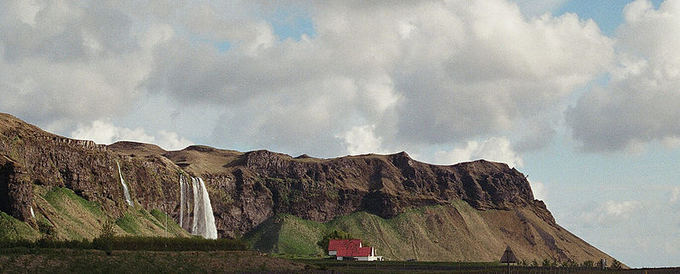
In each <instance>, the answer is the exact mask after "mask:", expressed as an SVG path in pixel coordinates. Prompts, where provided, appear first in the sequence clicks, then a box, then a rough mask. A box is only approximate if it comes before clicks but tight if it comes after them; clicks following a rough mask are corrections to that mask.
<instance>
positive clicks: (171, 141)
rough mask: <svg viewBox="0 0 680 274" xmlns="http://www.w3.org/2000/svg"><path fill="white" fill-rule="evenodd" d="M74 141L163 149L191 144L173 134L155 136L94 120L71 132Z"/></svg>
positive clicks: (165, 132) (163, 132) (160, 133)
mask: <svg viewBox="0 0 680 274" xmlns="http://www.w3.org/2000/svg"><path fill="white" fill-rule="evenodd" d="M71 137H72V138H75V139H85V140H92V141H94V142H95V143H99V144H111V143H115V142H117V141H135V142H141V143H151V144H156V145H158V146H160V147H162V148H164V149H168V150H174V149H182V148H185V147H187V146H188V145H191V144H192V142H191V141H189V140H187V139H185V138H183V137H181V136H179V135H178V134H177V133H175V132H168V131H164V130H162V131H160V132H159V133H158V134H157V135H156V136H152V135H149V134H147V133H146V131H145V130H144V129H142V128H135V129H129V128H124V127H117V126H115V125H113V124H112V123H110V122H107V121H102V120H96V121H93V122H92V123H91V124H89V125H81V126H79V127H78V128H77V129H76V130H74V131H73V132H71Z"/></svg>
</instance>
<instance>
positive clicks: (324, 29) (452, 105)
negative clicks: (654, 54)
mask: <svg viewBox="0 0 680 274" xmlns="http://www.w3.org/2000/svg"><path fill="white" fill-rule="evenodd" d="M218 8H219V7H213V6H204V7H201V9H199V10H198V11H191V12H190V13H198V14H200V16H199V17H200V18H201V20H197V21H195V23H191V24H187V27H189V29H191V30H195V31H196V32H198V33H201V35H202V36H205V37H219V38H215V39H227V40H228V41H229V43H230V44H232V45H233V46H232V47H231V48H230V49H229V50H227V51H226V52H221V51H220V50H219V49H218V48H215V47H214V46H213V45H212V44H210V43H196V42H195V41H192V40H191V39H188V38H187V37H180V36H176V37H175V40H173V41H172V42H168V43H165V44H164V45H163V46H161V47H157V48H156V50H155V51H154V56H155V58H154V60H155V65H154V68H153V70H152V72H151V73H150V75H149V77H148V79H147V80H146V81H145V82H144V87H146V88H147V89H149V90H152V91H166V92H168V94H169V95H170V96H172V97H173V98H175V99H176V100H177V101H180V102H182V103H186V104H218V105H221V106H223V107H224V108H225V110H224V113H223V115H222V119H221V120H224V121H226V120H228V119H238V122H231V121H227V122H225V123H224V124H221V125H218V126H217V127H216V129H215V132H214V133H213V136H214V137H215V138H216V139H215V141H217V142H219V141H220V140H226V139H227V137H229V139H230V140H236V142H244V141H247V140H251V141H252V142H253V143H254V144H251V145H250V146H258V147H261V146H275V147H279V148H281V149H284V150H286V151H288V152H294V153H302V152H306V153H309V152H310V151H301V150H302V149H303V148H305V149H307V148H309V145H306V144H314V145H317V146H321V147H325V148H326V149H324V150H321V149H314V148H309V149H311V150H319V151H318V152H320V153H322V155H325V156H333V155H337V154H340V153H346V152H347V150H346V149H345V148H344V147H345V146H344V145H343V142H344V140H343V139H342V138H336V136H340V135H343V134H345V133H346V132H348V131H351V130H352V129H353V128H355V127H361V126H363V125H366V124H371V125H374V126H375V127H374V130H373V134H374V135H375V136H376V137H380V138H382V139H381V140H382V143H383V145H384V146H388V147H396V146H404V145H406V146H419V145H429V144H445V145H455V144H460V143H461V142H462V141H465V140H471V139H475V138H478V137H480V136H489V135H494V134H502V133H503V132H506V131H511V130H513V126H515V125H517V123H518V122H517V121H519V120H527V121H530V122H531V123H533V121H534V120H533V118H534V117H537V114H538V113H541V112H544V111H552V107H553V106H555V105H556V104H558V103H559V101H560V100H561V99H563V98H564V97H565V96H567V95H568V94H569V92H570V91H571V90H572V89H573V88H575V87H577V86H580V85H583V84H585V83H586V82H588V81H589V80H590V79H592V78H593V77H594V76H595V75H597V74H598V73H600V72H601V71H602V70H603V69H604V68H605V67H606V65H607V64H608V63H609V62H610V58H611V56H612V49H611V40H610V39H608V38H607V37H605V36H603V35H602V34H601V33H600V31H599V29H598V27H597V25H596V24H595V23H594V22H592V21H581V20H579V18H578V17H576V16H575V15H564V16H561V17H554V16H550V15H544V16H542V17H538V18H532V19H527V18H526V17H524V16H523V15H522V13H521V12H520V10H519V8H518V7H517V6H516V5H514V4H512V3H508V2H505V1H484V2H479V3H477V2H475V3H473V4H472V5H470V4H469V2H466V1H453V2H448V3H443V2H409V3H401V4H399V5H392V4H380V3H346V2H338V3H324V4H323V5H312V6H311V7H309V12H308V13H309V16H310V17H311V18H312V19H313V22H314V28H315V35H314V36H313V37H309V36H303V37H301V39H300V40H299V41H294V40H283V41H279V40H276V39H273V40H272V39H271V35H272V27H271V26H270V25H267V24H264V25H263V23H262V22H261V21H257V20H256V19H253V18H245V19H244V18H240V19H238V20H236V21H235V20H232V19H228V18H227V19H225V18H223V16H221V15H220V14H221V13H220V12H215V9H218ZM413 11H417V12H413ZM377 14H380V15H379V16H376V15H377ZM235 22H238V23H239V24H238V25H235ZM442 26H447V27H446V28H442ZM239 32H245V33H250V34H252V35H250V36H248V35H241V34H239ZM205 33H208V34H205ZM258 33H259V34H258ZM210 34H212V36H211V35H210ZM259 36H261V37H265V38H257V37H259ZM266 37H269V38H266ZM258 41H259V42H258ZM556 52H559V53H560V54H555V53H556ZM583 54H586V55H587V56H585V57H584V56H583ZM324 97H325V98H324ZM244 106H248V107H244ZM236 109H238V111H239V112H240V113H235V112H236ZM242 117H246V118H245V119H243V118H242ZM539 122H542V121H536V123H539ZM232 124H236V125H232ZM301 124H302V125H304V126H305V127H304V130H298V128H299V127H300V125H301ZM235 127H237V128H242V127H245V128H247V130H238V131H236V132H237V133H238V132H240V134H238V135H239V136H234V135H235V134H236V133H235V130H236V129H235ZM272 134H273V136H272ZM285 135H288V136H285ZM261 136H267V137H266V138H268V139H266V140H265V139H264V137H261ZM543 136H545V135H543ZM310 139H314V140H310ZM272 140H275V141H276V143H275V142H274V141H272ZM302 140H304V141H302ZM535 143H539V145H538V146H541V145H542V143H541V142H538V141H536V142H535ZM543 143H545V142H543ZM402 149H403V148H402ZM312 152H317V151H312Z"/></svg>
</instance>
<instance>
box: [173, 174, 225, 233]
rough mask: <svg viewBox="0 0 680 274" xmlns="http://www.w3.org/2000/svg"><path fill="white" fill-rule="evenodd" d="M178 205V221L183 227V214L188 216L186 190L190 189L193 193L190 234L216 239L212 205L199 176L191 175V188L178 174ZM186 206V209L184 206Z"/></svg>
mask: <svg viewBox="0 0 680 274" xmlns="http://www.w3.org/2000/svg"><path fill="white" fill-rule="evenodd" d="M179 185H180V207H179V223H180V226H182V227H183V228H184V215H185V214H186V215H187V217H190V216H191V214H189V212H188V211H189V207H190V204H189V201H187V194H188V193H187V192H188V191H189V190H191V192H192V194H193V219H192V221H191V230H190V231H191V234H193V235H200V236H203V238H206V239H217V227H216V226H215V216H214V215H213V210H212V205H211V203H210V196H209V195H208V190H207V189H206V188H205V183H204V182H203V179H201V178H195V177H191V188H189V182H187V180H185V179H184V176H182V175H180V178H179ZM185 207H186V209H187V210H186V211H187V212H185V210H184V208H185Z"/></svg>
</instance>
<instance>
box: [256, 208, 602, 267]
mask: <svg viewBox="0 0 680 274" xmlns="http://www.w3.org/2000/svg"><path fill="white" fill-rule="evenodd" d="M519 216H522V217H519ZM334 229H340V230H344V231H347V232H349V233H350V234H351V235H352V236H354V237H357V238H360V239H362V240H363V242H365V243H366V245H371V246H373V247H375V248H376V250H377V253H378V255H382V256H384V257H385V258H386V259H389V260H405V259H411V258H413V259H417V260H420V261H495V260H499V259H500V256H501V255H502V254H503V251H504V250H505V247H506V246H507V245H510V246H511V247H512V248H513V250H514V251H515V254H516V255H517V257H518V258H519V259H524V260H527V261H531V260H534V259H535V260H537V261H539V262H540V261H542V260H543V259H546V258H547V259H552V258H555V257H556V254H557V253H556V252H555V251H554V250H551V249H550V248H548V246H551V245H554V246H557V247H559V248H560V249H563V250H569V252H571V253H569V255H570V256H571V257H573V258H575V260H576V261H578V262H582V261H585V260H595V258H607V259H608V261H611V260H612V259H611V258H610V257H608V256H607V255H606V254H604V253H601V252H599V253H597V254H587V253H586V252H585V251H584V249H585V248H587V246H586V245H587V244H586V243H585V242H583V241H580V240H579V239H578V238H576V237H575V236H573V235H572V234H570V233H568V232H567V231H566V230H564V229H561V228H559V227H553V226H550V225H548V224H546V223H545V222H543V221H542V220H540V219H539V218H538V217H537V216H536V215H535V214H534V213H533V212H531V211H529V210H527V209H518V210H512V211H502V210H488V211H479V210H476V209H474V208H472V207H470V206H469V205H468V204H467V203H465V202H462V201H460V202H455V203H453V204H452V205H450V206H432V207H423V208H419V209H414V210H410V211H408V212H406V213H404V214H400V215H399V216H397V217H395V218H392V219H383V218H381V217H379V216H376V215H372V214H369V213H365V212H357V213H353V214H350V215H347V216H343V217H340V218H337V219H335V220H333V221H331V222H328V223H316V222H312V221H307V220H302V219H300V218H297V217H295V216H290V215H281V216H277V217H275V218H273V219H270V220H268V221H267V222H266V223H265V224H263V225H262V226H260V227H258V228H257V229H256V230H255V231H254V232H252V233H249V234H247V235H245V237H244V239H245V240H246V241H248V242H249V243H250V244H251V245H252V246H253V247H254V248H255V249H257V250H261V251H267V252H273V253H279V254H287V255H288V256H292V257H294V256H298V257H313V256H323V255H322V254H323V251H322V249H321V248H320V247H319V246H317V245H316V242H317V241H319V240H320V239H321V238H322V237H323V236H324V235H325V234H326V233H328V232H330V231H332V230H334Z"/></svg>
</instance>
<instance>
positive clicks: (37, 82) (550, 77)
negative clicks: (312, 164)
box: [0, 0, 680, 267]
mask: <svg viewBox="0 0 680 274" xmlns="http://www.w3.org/2000/svg"><path fill="white" fill-rule="evenodd" d="M678 2H680V1H677V0H666V1H661V0H655V1H645V0H638V1H613V0H612V1H586V0H573V1H564V0H550V1H532V0H517V1H516V2H513V1H510V0H488V1H473V2H470V1H464V0H458V1H455V0H454V1H435V0H433V1H406V2H402V3H388V2H365V1H359V2H350V1H342V2H341V1H336V2H323V3H322V2H302V1H300V2H297V1H293V2H288V3H286V4H285V5H284V4H277V3H270V2H259V1H252V2H251V1H247V2H239V1H224V2H219V3H216V2H209V1H187V2H182V1H180V2H178V3H174V4H169V3H166V2H163V1H138V2H135V3H123V2H121V3H109V4H106V5H98V4H94V3H89V2H79V1H69V0H59V1H56V2H55V3H57V4H56V5H46V4H45V3H43V2H39V1H4V2H2V3H0V33H1V34H2V35H0V96H2V98H3V100H2V101H0V111H2V112H8V113H12V114H14V115H16V116H18V117H20V118H22V119H24V120H27V121H29V122H31V123H34V124H37V125H38V126H40V127H42V128H44V129H46V130H50V131H53V132H57V133H59V134H62V135H65V136H70V137H74V138H83V139H92V140H95V141H96V142H99V143H112V142H115V141H117V140H136V141H143V142H151V143H156V144H159V145H161V146H162V147H164V148H166V149H181V148H183V147H185V146H187V145H189V144H194V143H198V144H207V145H211V146H215V147H220V148H228V149H236V150H241V151H246V150H253V149H269V150H274V151H279V152H284V153H288V154H291V155H299V154H302V153H306V154H310V155H314V156H318V157H337V156H342V155H347V154H361V153H371V152H372V153H392V152H398V151H402V150H405V151H407V152H409V154H410V155H411V156H412V157H415V158H416V159H418V160H421V161H424V162H430V163H437V164H452V163H456V162H460V161H468V160H475V159H479V158H484V159H488V160H494V161H501V162H506V163H508V164H510V165H511V166H514V167H516V168H518V169H519V170H520V171H522V172H524V173H525V174H527V175H529V180H530V181H531V184H532V188H533V189H534V192H535V194H536V196H537V197H538V198H539V199H542V200H544V201H545V202H546V204H547V206H548V208H549V209H550V210H551V211H552V212H553V214H554V215H555V217H556V219H557V221H558V223H560V224H561V225H563V226H564V227H566V228H567V229H569V230H570V231H572V232H574V233H575V234H576V235H578V236H580V237H582V238H584V239H585V240H587V241H588V242H590V243H592V244H593V245H595V246H596V247H598V248H600V249H602V250H603V251H605V252H607V253H609V254H610V255H612V256H614V257H615V258H618V259H620V260H621V261H623V262H624V263H626V264H628V265H630V266H637V267H640V266H667V265H677V264H678V262H677V259H676V258H680V213H678V212H680V181H679V179H678V178H679V176H678V175H680V164H679V163H680V126H679V125H678V123H677V121H678V120H680V110H678V108H677V106H678V105H680V93H679V91H680V72H679V71H680V54H678V53H677V50H676V49H677V48H679V47H680V39H678V35H676V33H680V19H679V17H680V4H679V3H678ZM591 19H592V21H591Z"/></svg>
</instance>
